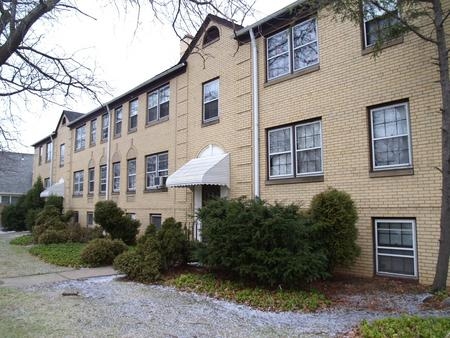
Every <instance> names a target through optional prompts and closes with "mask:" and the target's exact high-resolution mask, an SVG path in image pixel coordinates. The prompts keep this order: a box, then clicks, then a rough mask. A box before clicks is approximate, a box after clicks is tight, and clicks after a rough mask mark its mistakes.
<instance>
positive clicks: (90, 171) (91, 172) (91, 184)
mask: <svg viewBox="0 0 450 338" xmlns="http://www.w3.org/2000/svg"><path fill="white" fill-rule="evenodd" d="M94 185H95V169H94V168H89V169H88V194H93V193H94Z"/></svg>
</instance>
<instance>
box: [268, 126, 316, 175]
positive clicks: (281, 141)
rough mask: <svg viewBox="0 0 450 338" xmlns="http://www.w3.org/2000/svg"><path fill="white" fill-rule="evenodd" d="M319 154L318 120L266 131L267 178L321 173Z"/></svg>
mask: <svg viewBox="0 0 450 338" xmlns="http://www.w3.org/2000/svg"><path fill="white" fill-rule="evenodd" d="M322 157H323V155H322V122H321V121H320V120H316V121H312V122H305V123H298V124H294V125H290V126H286V127H282V128H276V129H271V130H269V131H268V162H269V179H276V178H289V177H302V176H314V175H322V174H323V166H322Z"/></svg>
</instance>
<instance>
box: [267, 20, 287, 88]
mask: <svg viewBox="0 0 450 338" xmlns="http://www.w3.org/2000/svg"><path fill="white" fill-rule="evenodd" d="M281 34H286V35H287V44H288V50H287V52H284V53H280V54H276V55H274V56H271V57H270V58H269V40H270V39H272V38H274V37H276V36H278V35H281ZM290 35H291V34H289V29H284V30H282V31H281V32H278V33H276V34H273V35H271V36H269V37H268V38H267V42H266V45H267V46H266V67H267V80H273V79H276V78H279V77H281V76H285V75H287V74H290V73H291V69H292V61H291V60H292V55H291V41H290V38H289V36H290ZM286 53H287V54H288V62H289V70H288V71H287V73H283V74H280V75H277V76H274V77H269V61H270V60H272V59H275V58H277V57H279V56H281V55H284V54H286Z"/></svg>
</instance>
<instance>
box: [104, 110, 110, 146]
mask: <svg viewBox="0 0 450 338" xmlns="http://www.w3.org/2000/svg"><path fill="white" fill-rule="evenodd" d="M108 134H109V115H108V113H105V114H103V115H102V141H105V140H107V139H108Z"/></svg>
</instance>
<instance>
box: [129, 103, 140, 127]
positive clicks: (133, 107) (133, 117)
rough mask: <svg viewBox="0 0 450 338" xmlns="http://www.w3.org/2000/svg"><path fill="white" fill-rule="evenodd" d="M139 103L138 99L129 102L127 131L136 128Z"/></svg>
mask: <svg viewBox="0 0 450 338" xmlns="http://www.w3.org/2000/svg"><path fill="white" fill-rule="evenodd" d="M138 105H139V101H138V99H134V100H133V101H130V114H129V119H128V130H135V129H136V128H137V122H138V120H137V119H138V107H139V106H138Z"/></svg>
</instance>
